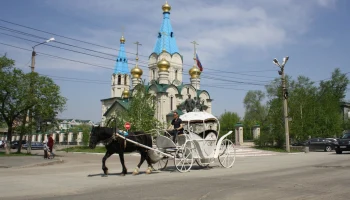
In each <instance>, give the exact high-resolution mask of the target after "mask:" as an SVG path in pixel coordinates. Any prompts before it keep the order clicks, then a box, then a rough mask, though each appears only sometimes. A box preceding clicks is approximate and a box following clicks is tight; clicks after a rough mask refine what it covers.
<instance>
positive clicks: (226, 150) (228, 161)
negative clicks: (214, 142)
mask: <svg viewBox="0 0 350 200" xmlns="http://www.w3.org/2000/svg"><path fill="white" fill-rule="evenodd" d="M218 160H219V162H220V164H221V166H223V167H225V168H230V167H232V166H233V164H234V162H235V160H236V149H235V147H234V145H233V143H232V141H231V140H228V139H224V140H223V141H222V143H221V145H220V153H219V157H218Z"/></svg>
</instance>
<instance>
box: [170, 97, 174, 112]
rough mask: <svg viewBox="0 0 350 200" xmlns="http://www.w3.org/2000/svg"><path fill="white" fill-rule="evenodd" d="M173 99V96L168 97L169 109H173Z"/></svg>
mask: <svg viewBox="0 0 350 200" xmlns="http://www.w3.org/2000/svg"><path fill="white" fill-rule="evenodd" d="M173 100H174V97H170V110H173Z"/></svg>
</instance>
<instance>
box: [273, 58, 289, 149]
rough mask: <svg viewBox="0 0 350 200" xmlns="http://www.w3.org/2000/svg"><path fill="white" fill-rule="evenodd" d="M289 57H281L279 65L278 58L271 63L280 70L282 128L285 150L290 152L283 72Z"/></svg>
mask: <svg viewBox="0 0 350 200" xmlns="http://www.w3.org/2000/svg"><path fill="white" fill-rule="evenodd" d="M288 59H289V57H288V56H286V57H284V58H283V63H282V65H280V64H279V63H278V60H277V59H276V58H275V59H273V63H274V64H275V65H277V66H278V67H279V68H280V69H281V70H280V71H278V74H279V75H281V80H282V94H283V95H282V96H283V97H282V98H283V117H284V129H285V134H286V151H287V152H290V146H289V124H288V123H289V117H288V105H287V99H288V90H287V88H286V78H285V74H284V66H285V65H286V63H287V61H288Z"/></svg>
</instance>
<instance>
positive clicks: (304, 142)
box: [292, 140, 308, 146]
mask: <svg viewBox="0 0 350 200" xmlns="http://www.w3.org/2000/svg"><path fill="white" fill-rule="evenodd" d="M307 142H308V140H307V141H296V142H293V143H292V146H305V145H306V143H307Z"/></svg>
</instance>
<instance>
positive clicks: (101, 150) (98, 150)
mask: <svg viewBox="0 0 350 200" xmlns="http://www.w3.org/2000/svg"><path fill="white" fill-rule="evenodd" d="M59 151H68V152H87V153H106V148H105V147H96V148H95V149H90V148H89V147H88V146H79V147H68V148H64V149H61V150H59Z"/></svg>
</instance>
